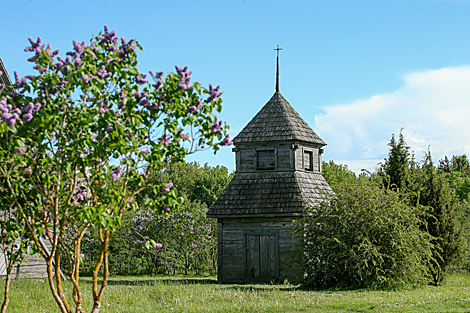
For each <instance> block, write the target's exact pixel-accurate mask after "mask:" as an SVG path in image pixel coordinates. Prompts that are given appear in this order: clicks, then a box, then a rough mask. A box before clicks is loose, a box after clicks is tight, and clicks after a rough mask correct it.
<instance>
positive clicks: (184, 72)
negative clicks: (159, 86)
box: [175, 65, 193, 90]
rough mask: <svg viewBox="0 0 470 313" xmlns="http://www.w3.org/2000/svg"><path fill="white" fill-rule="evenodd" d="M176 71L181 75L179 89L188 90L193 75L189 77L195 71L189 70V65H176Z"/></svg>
mask: <svg viewBox="0 0 470 313" xmlns="http://www.w3.org/2000/svg"><path fill="white" fill-rule="evenodd" d="M175 68H176V72H177V73H178V75H179V76H181V80H180V82H179V83H178V89H182V90H186V89H188V86H189V83H190V82H191V77H189V76H190V75H191V74H192V73H193V72H192V71H189V72H188V67H187V66H185V67H184V68H182V67H181V66H178V65H175Z"/></svg>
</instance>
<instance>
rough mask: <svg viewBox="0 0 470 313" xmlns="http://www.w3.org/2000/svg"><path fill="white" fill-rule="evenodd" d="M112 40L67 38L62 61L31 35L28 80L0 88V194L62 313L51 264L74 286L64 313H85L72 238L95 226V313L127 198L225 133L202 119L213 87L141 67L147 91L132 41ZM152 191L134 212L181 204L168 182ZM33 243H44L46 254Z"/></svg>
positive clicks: (223, 141)
mask: <svg viewBox="0 0 470 313" xmlns="http://www.w3.org/2000/svg"><path fill="white" fill-rule="evenodd" d="M120 39H121V45H119V44H118V41H119V37H116V32H115V31H111V32H110V31H109V30H108V28H107V27H105V32H104V33H101V32H100V33H99V34H98V36H96V37H94V38H92V39H91V42H90V44H86V43H85V42H82V43H80V42H76V41H74V51H70V52H67V55H68V57H67V58H66V59H65V60H64V59H62V58H61V57H59V56H58V54H59V50H56V51H53V50H52V49H51V46H50V45H48V46H46V45H45V44H43V43H42V40H41V38H38V40H37V41H34V40H33V39H31V38H30V39H29V40H30V43H31V46H30V47H27V48H26V49H25V51H29V52H33V53H34V56H33V57H31V58H30V59H28V60H29V61H30V62H33V63H34V64H35V67H34V68H35V69H36V70H37V71H38V73H37V74H36V75H29V76H26V77H24V78H20V76H19V75H18V74H17V73H16V72H15V78H16V83H15V84H14V85H12V86H7V88H4V86H0V89H1V94H0V96H1V101H0V103H1V107H0V109H1V110H2V112H3V114H2V118H3V119H2V120H0V121H1V123H0V157H1V159H2V162H1V163H0V175H1V176H2V179H4V181H5V183H4V185H3V186H2V188H7V189H8V191H9V192H10V193H11V195H12V197H13V200H12V203H14V206H15V209H16V210H18V211H19V212H20V214H21V217H22V221H23V222H24V223H25V226H26V227H27V229H28V235H29V236H30V238H31V240H33V241H34V243H35V246H36V248H37V249H38V250H39V253H40V254H41V256H42V257H43V258H44V259H45V261H46V264H47V268H48V282H49V286H50V288H51V291H52V294H53V296H54V298H55V301H56V302H57V304H58V306H59V307H60V309H61V311H62V312H72V308H71V306H70V303H69V301H68V300H67V298H66V297H65V296H64V295H65V290H64V289H63V285H62V279H61V275H60V274H59V269H60V268H61V262H66V263H67V267H68V269H69V272H68V277H69V278H70V280H71V281H72V283H73V291H72V294H73V301H74V303H75V306H76V309H75V310H74V311H77V312H84V309H83V307H82V293H81V291H80V285H79V284H78V281H79V272H80V271H79V268H80V264H81V262H82V261H81V258H82V255H83V254H82V251H81V243H82V238H83V236H84V235H85V233H86V232H87V231H88V229H89V228H90V227H92V226H95V227H97V230H98V235H99V236H98V237H99V244H100V247H99V250H98V251H97V254H98V259H97V262H96V264H95V267H94V269H93V283H92V292H93V299H94V303H93V309H92V312H98V311H99V309H100V307H101V302H102V296H103V293H104V290H105V288H106V285H107V279H108V275H109V267H108V266H109V262H108V261H109V260H108V248H109V240H110V238H111V235H112V234H113V232H114V231H115V230H116V228H117V227H118V226H119V225H120V224H121V222H122V215H123V212H125V211H127V210H131V209H135V208H137V202H135V201H133V199H134V197H135V196H136V195H138V194H139V192H140V191H141V190H142V188H144V187H145V186H146V184H145V180H146V174H148V171H150V170H152V169H161V168H162V165H163V164H164V163H165V162H178V161H180V160H183V159H184V157H185V155H187V154H189V153H193V152H196V151H198V150H200V149H203V148H211V149H213V150H214V151H217V150H218V148H219V146H220V145H229V144H231V142H230V139H229V137H228V135H226V136H225V138H223V135H224V134H226V131H227V129H228V126H226V125H223V122H222V121H218V119H217V116H214V115H213V113H212V112H213V111H217V112H220V110H221V102H222V100H221V99H220V98H219V96H220V95H221V93H220V92H219V87H217V88H214V87H212V85H210V86H209V90H207V89H205V88H203V87H201V85H200V84H198V83H193V84H191V83H190V81H191V77H190V75H191V72H190V71H188V68H187V67H185V68H184V69H183V68H181V67H179V66H176V70H177V74H174V73H169V74H168V75H167V76H166V77H163V74H164V73H163V72H159V73H156V74H153V73H152V72H151V71H150V74H151V76H152V78H153V80H154V81H155V84H150V83H149V82H148V81H147V79H146V78H147V75H143V74H141V73H139V71H138V70H137V54H136V52H135V49H136V48H139V49H140V46H139V44H138V43H137V41H135V40H134V39H133V40H131V41H129V42H128V41H126V39H125V38H123V37H121V38H120ZM12 90H13V91H12ZM205 95H207V98H206V99H204V98H203V97H205ZM186 131H188V133H185V132H186ZM143 170H145V171H147V172H142V171H143ZM130 186H132V187H130ZM139 187H140V188H139ZM152 188H153V189H154V190H155V192H158V190H160V189H161V190H163V191H164V193H163V194H162V195H161V197H159V198H156V199H155V198H146V199H145V202H144V204H143V205H144V206H145V207H150V208H152V210H154V212H155V214H157V215H158V214H162V213H164V212H165V211H169V210H170V207H171V208H173V209H176V208H177V207H178V205H179V204H180V202H181V199H180V198H179V197H178V196H177V193H176V191H175V190H174V189H171V186H170V185H169V184H168V183H166V184H165V183H162V184H161V185H154V186H152ZM170 189H171V190H170ZM41 238H42V239H44V240H46V241H48V242H49V243H50V244H51V245H52V249H51V253H50V254H47V253H46V252H45V251H44V249H42V247H41V244H40V240H41ZM53 262H54V263H55V265H56V266H55V267H54V266H53ZM100 269H102V273H103V279H102V281H101V283H100V284H99V283H98V277H97V276H98V271H99V270H100ZM98 285H100V286H98Z"/></svg>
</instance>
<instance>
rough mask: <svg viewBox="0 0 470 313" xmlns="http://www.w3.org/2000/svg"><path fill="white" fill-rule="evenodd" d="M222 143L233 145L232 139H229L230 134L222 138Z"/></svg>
mask: <svg viewBox="0 0 470 313" xmlns="http://www.w3.org/2000/svg"><path fill="white" fill-rule="evenodd" d="M222 144H223V145H224V146H231V145H233V141H230V135H229V134H227V136H225V138H224V140H222Z"/></svg>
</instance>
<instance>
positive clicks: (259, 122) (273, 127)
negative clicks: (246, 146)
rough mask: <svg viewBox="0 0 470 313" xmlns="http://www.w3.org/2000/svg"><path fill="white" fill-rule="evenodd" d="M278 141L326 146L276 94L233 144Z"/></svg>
mask: <svg viewBox="0 0 470 313" xmlns="http://www.w3.org/2000/svg"><path fill="white" fill-rule="evenodd" d="M280 140H298V141H305V142H311V143H317V144H321V145H326V143H325V142H324V141H323V140H321V138H320V137H319V136H318V135H317V134H316V133H315V132H314V131H313V130H312V129H311V128H310V127H309V126H308V124H307V123H306V122H305V121H304V120H303V119H302V118H301V117H300V115H299V113H297V112H296V111H295V110H294V108H293V107H292V106H291V105H290V104H289V102H287V100H286V99H285V98H284V97H283V96H282V95H281V93H279V92H276V93H275V94H274V95H273V96H272V98H271V99H270V100H269V101H268V103H266V105H265V106H264V107H263V108H262V109H261V110H260V111H259V112H258V114H256V116H255V117H254V118H253V119H252V120H251V121H250V122H249V123H248V125H246V126H245V128H243V130H242V131H241V132H240V133H239V134H238V135H237V136H236V137H235V138H234V139H233V142H234V143H235V145H237V144H240V143H247V142H248V143H249V142H263V141H280Z"/></svg>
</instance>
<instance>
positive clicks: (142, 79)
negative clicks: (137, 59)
mask: <svg viewBox="0 0 470 313" xmlns="http://www.w3.org/2000/svg"><path fill="white" fill-rule="evenodd" d="M145 78H147V75H143V74H139V72H137V76H136V77H135V81H136V82H137V84H139V85H143V84H146V83H147V81H146V80H145Z"/></svg>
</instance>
